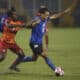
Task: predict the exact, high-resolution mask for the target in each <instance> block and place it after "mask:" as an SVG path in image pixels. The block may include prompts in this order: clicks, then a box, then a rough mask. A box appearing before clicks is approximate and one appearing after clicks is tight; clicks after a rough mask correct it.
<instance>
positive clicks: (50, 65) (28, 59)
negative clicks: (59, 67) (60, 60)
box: [22, 57, 56, 71]
mask: <svg viewBox="0 0 80 80" xmlns="http://www.w3.org/2000/svg"><path fill="white" fill-rule="evenodd" d="M30 61H34V60H33V59H32V57H24V59H23V60H22V62H30ZM45 62H46V63H47V64H48V66H49V67H50V68H51V69H52V70H53V71H54V70H55V68H56V67H55V65H54V64H53V63H52V62H51V60H50V59H49V58H48V57H47V58H45Z"/></svg>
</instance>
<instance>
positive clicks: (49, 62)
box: [40, 52, 56, 71]
mask: <svg viewBox="0 0 80 80" xmlns="http://www.w3.org/2000/svg"><path fill="white" fill-rule="evenodd" d="M40 56H41V57H42V58H43V59H44V60H45V62H46V64H47V65H48V66H49V67H50V68H51V69H52V70H53V71H55V69H56V66H55V65H54V63H52V61H51V60H50V59H49V57H48V56H47V54H46V53H45V52H43V53H42V54H41V55H40Z"/></svg>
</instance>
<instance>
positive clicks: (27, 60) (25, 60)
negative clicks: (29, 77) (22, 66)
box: [22, 56, 33, 62]
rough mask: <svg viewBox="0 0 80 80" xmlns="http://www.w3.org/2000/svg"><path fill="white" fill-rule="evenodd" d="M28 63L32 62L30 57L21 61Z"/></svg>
mask: <svg viewBox="0 0 80 80" xmlns="http://www.w3.org/2000/svg"><path fill="white" fill-rule="evenodd" d="M29 61H33V59H32V57H31V56H30V57H24V59H23V60H22V62H29Z"/></svg>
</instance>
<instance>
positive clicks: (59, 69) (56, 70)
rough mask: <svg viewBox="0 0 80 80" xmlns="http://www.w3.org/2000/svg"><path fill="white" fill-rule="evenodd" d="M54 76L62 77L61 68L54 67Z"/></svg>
mask: <svg viewBox="0 0 80 80" xmlns="http://www.w3.org/2000/svg"><path fill="white" fill-rule="evenodd" d="M55 74H56V76H64V71H63V70H62V69H61V67H56V69H55Z"/></svg>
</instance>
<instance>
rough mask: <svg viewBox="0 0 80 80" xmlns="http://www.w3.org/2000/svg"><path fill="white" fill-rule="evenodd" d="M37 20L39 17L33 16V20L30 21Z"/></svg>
mask: <svg viewBox="0 0 80 80" xmlns="http://www.w3.org/2000/svg"><path fill="white" fill-rule="evenodd" d="M38 19H40V17H39V16H34V18H33V19H32V20H38Z"/></svg>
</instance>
